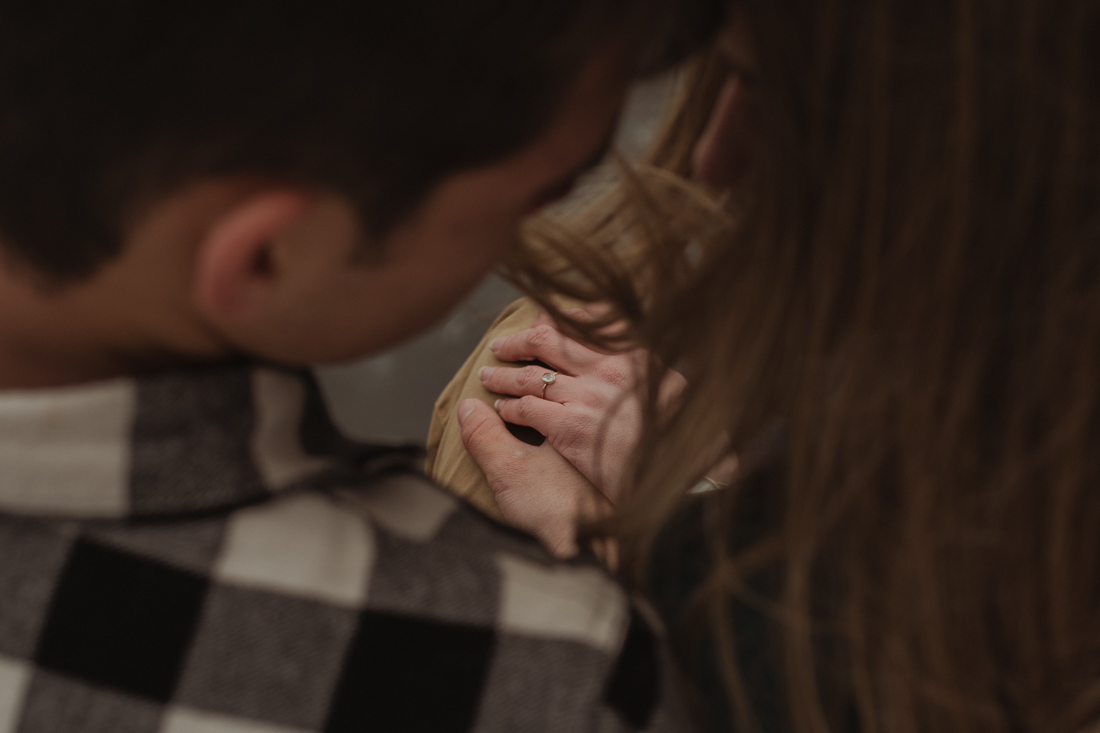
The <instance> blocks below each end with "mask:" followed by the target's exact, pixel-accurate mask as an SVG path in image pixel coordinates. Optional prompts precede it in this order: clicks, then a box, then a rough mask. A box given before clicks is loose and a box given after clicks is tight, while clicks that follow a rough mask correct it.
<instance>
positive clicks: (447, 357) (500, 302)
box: [317, 75, 676, 443]
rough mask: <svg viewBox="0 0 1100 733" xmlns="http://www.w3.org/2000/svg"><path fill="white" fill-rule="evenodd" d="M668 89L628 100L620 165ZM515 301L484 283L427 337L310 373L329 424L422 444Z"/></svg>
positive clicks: (652, 124) (507, 290)
mask: <svg viewBox="0 0 1100 733" xmlns="http://www.w3.org/2000/svg"><path fill="white" fill-rule="evenodd" d="M675 85H676V77H675V75H669V76H665V77H661V78H658V79H654V80H653V81H650V82H646V83H645V84H641V85H639V86H638V87H637V88H636V89H635V90H634V91H633V93H632V94H631V96H630V99H629V100H628V103H627V106H626V109H625V110H624V113H623V118H622V122H621V123H620V126H619V131H618V133H617V136H616V148H617V149H618V150H619V151H620V152H621V153H622V154H623V155H624V156H625V157H626V158H627V159H632V158H636V157H637V156H638V155H640V154H641V152H642V151H644V150H645V148H646V147H647V145H648V144H649V143H650V141H651V140H652V138H653V136H654V134H655V133H656V130H657V128H658V126H659V124H660V121H661V118H662V114H663V112H664V110H665V108H666V107H667V104H668V101H669V98H670V97H671V95H672V93H673V90H674V88H675ZM606 181H607V178H606V176H601V177H599V180H598V181H597V182H591V181H590V182H589V183H588V186H589V188H588V190H584V188H585V186H584V184H582V186H581V189H582V191H581V192H580V193H579V194H578V195H591V193H592V191H591V187H592V186H599V185H607V183H606ZM601 182H602V183H601ZM518 297H519V293H517V292H516V291H515V289H513V288H512V287H511V286H510V285H508V284H507V283H506V282H504V281H503V280H501V279H500V278H498V277H496V276H490V277H489V278H487V279H486V280H485V282H483V283H482V284H481V286H480V287H479V288H478V289H477V290H476V291H474V293H473V294H471V295H470V296H469V297H468V298H467V299H466V301H465V302H463V303H462V304H461V305H459V306H458V307H457V308H456V309H455V310H454V311H453V312H452V313H451V314H450V316H448V318H447V319H446V320H445V321H444V322H442V323H441V324H439V325H438V326H436V327H435V328H434V329H432V330H431V331H429V332H427V333H425V334H422V335H421V336H419V337H417V338H416V339H414V340H412V341H409V342H407V343H405V344H403V345H401V346H399V347H397V348H394V349H391V350H389V351H386V352H384V353H381V354H377V355H375V356H372V357H370V358H369V359H365V360H363V361H358V362H354V363H351V364H345V365H341V366H330V367H322V368H319V369H317V374H318V377H319V379H320V382H321V387H322V389H323V390H324V392H325V396H326V398H327V400H328V403H329V407H330V409H331V410H332V413H333V415H334V417H335V419H336V421H337V422H338V423H339V424H340V425H341V427H342V428H343V429H344V430H345V431H347V432H348V433H349V434H350V435H352V436H354V437H357V438H360V439H363V440H373V441H381V442H401V443H404V442H415V443H423V442H424V440H425V439H426V437H427V434H428V425H429V423H430V422H431V417H432V408H433V406H434V404H435V399H436V397H437V396H438V395H439V393H440V392H441V391H442V390H443V388H444V387H445V386H446V385H447V382H449V381H450V379H451V377H452V375H454V373H455V371H456V370H457V369H458V368H459V367H460V366H462V363H463V362H464V361H465V360H466V357H467V356H469V354H470V352H471V351H472V350H473V349H474V347H475V346H477V344H478V342H479V341H480V340H481V336H482V335H483V334H484V333H485V330H486V329H487V328H488V327H489V325H490V324H491V323H492V322H493V320H494V319H495V318H496V316H497V314H498V313H499V312H500V311H501V310H502V309H503V308H504V306H506V305H507V304H508V303H510V302H512V301H513V300H515V299H516V298H518ZM367 317H369V315H368V316H367Z"/></svg>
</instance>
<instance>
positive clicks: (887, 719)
mask: <svg viewBox="0 0 1100 733" xmlns="http://www.w3.org/2000/svg"><path fill="white" fill-rule="evenodd" d="M740 5H741V6H742V7H743V9H744V12H745V17H746V18H747V20H748V22H749V25H750V27H751V34H752V37H753V39H754V42H755V46H756V51H757V55H758V60H759V66H760V69H759V79H758V80H757V82H756V83H757V84H758V90H757V92H758V99H757V104H758V108H757V110H756V114H757V117H756V124H755V129H756V133H757V136H758V138H757V140H756V141H755V145H754V149H753V153H752V160H753V161H754V165H753V167H752V169H751V172H750V174H749V176H748V177H747V178H746V180H745V182H744V183H743V184H742V185H741V187H740V188H739V189H738V191H737V192H736V195H734V196H732V197H729V198H728V199H725V200H721V199H716V198H714V197H709V196H708V195H707V194H705V193H704V192H702V191H699V190H695V189H692V188H691V186H690V185H689V184H687V183H685V182H682V181H681V180H679V179H678V178H676V176H675V175H673V174H681V175H682V174H686V173H688V160H689V155H690V146H691V141H692V140H694V137H695V136H696V135H698V134H699V131H700V130H701V129H702V125H703V123H704V121H705V119H706V115H707V111H708V110H709V105H710V104H712V103H713V100H714V97H715V90H716V87H717V84H718V83H720V77H721V71H720V69H719V68H718V62H717V61H716V60H715V59H713V58H711V59H707V60H702V61H700V62H699V63H698V64H697V68H696V69H695V72H694V76H693V77H692V78H691V79H690V80H689V82H688V83H687V85H686V93H685V99H684V100H683V102H682V104H681V106H680V109H679V112H678V114H677V115H676V117H675V119H674V120H673V123H672V125H671V127H670V128H669V132H668V133H667V135H666V137H665V138H664V139H663V140H662V141H661V143H660V145H659V146H658V148H657V150H656V152H655V153H654V155H653V156H652V158H651V160H650V161H649V165H647V166H641V167H640V168H639V169H638V170H636V171H635V172H634V173H632V174H631V175H630V176H629V177H628V180H627V182H626V184H625V186H624V188H623V189H621V190H620V191H619V192H617V193H615V194H613V195H611V196H610V197H609V198H608V200H606V201H605V202H603V204H602V205H601V207H599V208H598V209H597V210H596V211H595V212H590V213H588V214H587V215H586V216H585V217H583V218H582V219H581V222H580V223H581V225H582V229H581V231H582V234H583V235H584V236H586V237H588V241H589V242H592V241H595V242H598V243H599V244H600V245H601V246H600V247H596V248H593V247H591V246H588V247H579V246H576V245H575V242H576V241H577V237H574V238H572V239H569V238H568V237H565V236H564V235H563V230H561V229H560V228H559V229H555V230H550V231H548V230H547V229H546V227H545V225H543V227H542V228H541V229H534V230H532V232H531V236H530V237H529V246H528V247H527V248H526V249H525V250H524V251H523V252H522V253H521V254H520V255H519V260H518V261H517V263H516V277H517V279H518V280H519V281H520V282H521V283H523V284H524V285H525V286H527V287H529V288H531V289H532V290H533V291H534V292H535V293H536V294H537V295H539V294H544V293H545V292H548V291H549V290H550V289H559V290H565V291H568V292H570V293H571V294H572V295H575V296H579V297H584V298H590V299H598V298H603V299H610V300H611V301H613V302H614V303H616V304H617V305H618V311H617V312H618V313H619V314H623V315H625V316H627V317H628V318H629V319H630V320H631V323H632V325H633V330H632V331H631V335H632V336H634V337H635V338H637V339H638V340H639V341H641V342H642V343H644V344H645V345H647V346H648V347H650V348H651V349H652V350H653V352H654V354H655V358H656V359H659V361H660V363H663V364H671V365H676V366H677V367H678V368H682V369H683V371H684V372H685V374H686V376H687V377H688V380H689V382H690V387H689V388H688V391H687V393H686V394H685V395H684V397H683V399H682V401H681V403H680V404H679V407H678V409H677V410H676V411H675V413H674V414H673V415H671V416H667V415H666V416H663V417H661V418H660V419H658V415H657V409H656V406H655V405H656V397H655V395H656V389H655V384H656V380H657V376H654V375H652V374H651V376H650V380H649V381H650V386H651V394H653V395H654V397H653V399H652V400H651V402H652V404H651V407H650V411H649V414H648V425H647V429H646V433H645V435H644V437H643V439H642V445H641V447H640V449H639V451H638V456H637V459H636V474H635V475H636V482H635V487H634V491H633V492H632V494H631V496H630V500H629V502H628V504H627V506H625V507H624V508H623V510H622V512H621V513H620V515H619V516H618V517H617V518H616V520H615V525H614V527H615V530H616V532H617V534H618V536H619V538H620V542H621V546H622V549H623V554H624V557H625V560H626V569H627V570H628V572H630V573H631V574H632V575H633V577H635V578H636V579H638V580H639V581H640V580H641V579H642V578H643V577H644V575H645V568H646V567H648V564H649V562H650V550H651V548H652V544H653V540H654V537H655V536H656V534H657V532H658V529H659V527H660V526H661V525H662V523H663V522H664V521H665V519H666V518H667V517H668V516H669V515H670V514H671V512H672V511H674V509H675V508H676V506H678V505H679V504H680V503H681V501H682V497H683V492H684V489H685V487H687V486H689V485H690V484H691V483H692V482H693V481H694V480H696V479H697V478H698V476H699V475H700V473H702V472H703V471H705V469H706V465H705V464H706V462H707V461H708V460H711V459H713V458H714V456H712V455H707V456H703V457H701V458H700V459H699V460H685V456H697V455H699V454H700V452H701V451H702V449H704V448H706V449H708V450H709V448H710V447H711V446H713V445H714V443H715V440H714V438H715V436H719V435H723V434H724V435H728V437H729V441H730V444H731V445H732V447H733V448H734V449H735V450H738V451H742V452H744V451H745V450H746V449H747V447H748V446H750V445H751V444H752V443H753V441H754V439H756V438H757V437H758V436H759V435H760V434H761V433H763V432H764V431H766V430H768V429H769V427H770V426H772V425H774V424H775V423H776V421H780V422H782V423H783V424H784V425H785V426H786V442H785V448H784V451H783V454H782V459H781V462H782V475H783V479H784V480H783V482H782V484H781V485H779V486H777V487H776V489H775V490H776V491H781V492H784V496H783V501H782V506H783V507H784V508H783V510H782V515H781V517H780V518H779V520H778V521H777V523H776V526H774V527H770V528H769V529H770V532H768V533H767V534H766V539H765V540H764V541H763V542H762V543H760V544H758V545H754V546H753V547H751V548H749V550H747V551H745V552H737V553H735V552H734V551H733V550H731V549H730V548H731V547H732V546H733V539H734V538H730V537H729V536H728V534H729V533H730V531H731V528H732V527H734V526H735V525H736V524H737V522H738V517H739V512H740V511H741V507H740V504H739V501H738V500H739V497H740V491H739V490H738V489H737V487H734V489H733V490H732V491H730V492H729V495H728V497H726V499H725V500H724V501H723V502H722V506H721V510H720V511H721V512H722V514H721V516H720V518H719V519H720V521H718V522H716V523H714V526H715V527H716V530H715V533H716V535H717V537H716V539H715V541H714V542H712V543H711V545H712V547H713V549H714V551H715V552H716V553H717V555H718V557H717V558H716V563H715V566H714V569H713V571H712V575H711V577H710V578H709V579H708V580H707V582H705V583H704V584H703V586H702V589H701V590H700V592H699V594H698V597H697V598H696V601H697V602H698V604H699V606H700V608H702V609H703V610H704V612H705V614H706V617H707V618H709V619H710V620H711V623H712V631H713V634H714V637H713V638H716V639H718V641H719V642H720V643H719V653H718V659H719V667H720V669H721V671H722V673H723V674H722V676H723V680H724V681H725V683H726V687H727V688H728V691H729V696H730V700H731V701H732V703H733V708H734V710H735V720H736V721H737V723H738V724H739V725H740V726H742V727H743V728H744V729H745V730H751V729H752V728H754V727H755V725H756V722H757V721H756V719H755V717H754V712H753V708H754V705H753V690H751V689H748V688H747V687H746V685H744V684H743V681H742V675H741V670H739V668H738V665H737V663H736V661H735V660H736V659H737V653H736V651H737V650H736V648H735V647H736V641H735V639H736V631H737V630H736V629H732V627H731V626H730V618H729V613H730V611H729V609H730V602H731V599H733V598H735V597H737V596H738V594H740V593H742V590H741V589H742V588H743V582H742V581H743V579H744V578H745V577H746V576H747V575H748V574H750V573H751V572H752V571H753V569H754V568H756V567H758V566H759V565H760V564H761V563H770V564H771V565H772V566H774V567H776V568H778V569H779V577H780V578H781V583H780V590H779V593H778V595H777V597H776V598H774V599H773V601H774V603H773V604H772V606H771V607H770V608H769V609H768V611H769V613H770V614H771V616H772V618H773V620H774V621H775V623H774V624H773V626H774V628H775V630H776V631H775V635H776V638H775V640H774V643H775V645H776V648H777V649H779V656H778V659H779V667H780V669H779V674H780V677H781V680H782V694H783V697H784V699H785V701H786V709H787V710H788V718H789V723H790V725H791V727H792V728H793V729H794V730H797V731H800V732H801V731H805V732H807V733H809V732H811V731H813V732H817V731H827V730H839V729H842V728H843V727H845V726H846V725H848V724H852V723H854V724H855V726H856V727H858V728H859V729H860V730H863V731H867V732H877V731H889V732H890V733H894V732H898V733H910V732H913V731H937V732H949V731H1077V730H1082V729H1083V728H1085V727H1088V726H1089V725H1090V724H1096V723H1097V722H1098V721H1100V3H1098V2H1096V1H1095V0H914V1H910V0H743V1H742V2H741V3H740ZM624 242H626V243H627V244H623V243H624ZM639 283H640V284H639ZM826 655H827V658H826Z"/></svg>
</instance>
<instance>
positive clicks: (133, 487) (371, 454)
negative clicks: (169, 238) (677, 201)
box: [0, 366, 683, 733]
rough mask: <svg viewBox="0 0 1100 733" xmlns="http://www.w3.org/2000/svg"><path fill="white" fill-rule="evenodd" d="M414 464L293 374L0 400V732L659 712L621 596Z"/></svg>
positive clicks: (458, 723)
mask: <svg viewBox="0 0 1100 733" xmlns="http://www.w3.org/2000/svg"><path fill="white" fill-rule="evenodd" d="M415 458H416V455H415V454H414V452H410V451H408V450H400V449H393V448H379V447H370V446H366V445H361V444H357V443H353V442H351V441H349V440H347V439H345V438H343V437H342V436H341V435H340V434H339V432H338V431H337V430H336V429H335V428H334V427H333V426H332V423H331V422H330V421H329V420H328V418H327V416H326V413H325V410H324V407H323V404H322V401H321V398H320V395H319V393H318V391H317V389H316V386H315V385H314V383H313V381H312V380H311V379H310V378H309V377H308V376H307V375H305V374H300V373H297V372H286V371H281V370H275V369H270V368H262V367H252V366H238V367H232V368H230V367H226V368H220V369H208V370H201V371H191V372H186V373H174V374H163V375H158V376H152V377H147V378H141V379H137V380H134V379H125V380H117V381H112V382H107V383H101V384H93V385H88V386H81V387H77V388H65V389H51V390H35V391H26V392H8V393H0V733H16V732H18V733H305V732H308V731H326V732H328V731H331V732H332V733H343V732H344V731H357V732H359V733H362V732H364V731H423V732H443V733H445V732H447V731H527V730H531V731H620V730H641V729H646V730H681V729H683V725H682V723H681V722H680V721H681V717H680V713H679V708H678V706H677V705H676V704H675V696H674V694H673V692H672V687H671V686H670V684H669V680H668V674H667V670H668V665H667V664H664V658H663V656H662V651H661V647H660V645H659V643H658V641H657V639H656V637H655V633H654V631H653V630H652V629H653V628H654V627H653V626H652V625H651V624H650V623H649V622H648V621H647V620H646V619H647V618H648V616H647V615H646V614H645V613H644V611H642V610H641V609H640V607H638V606H637V605H635V604H633V603H632V602H631V601H630V600H629V599H628V598H627V597H626V596H625V595H624V593H623V592H622V591H621V590H620V589H619V587H618V586H616V585H615V584H614V583H613V582H611V581H610V580H609V579H608V578H607V577H606V576H605V574H604V573H603V572H602V571H601V570H600V569H599V568H598V567H596V566H595V565H592V564H587V563H585V562H579V561H578V562H574V563H568V564H561V563H554V562H552V561H551V560H550V559H549V558H548V557H547V556H546V555H545V554H544V553H543V552H542V550H541V549H540V548H539V547H538V546H537V544H536V543H535V542H534V541H533V540H531V539H530V538H528V537H527V536H525V535H522V534H520V533H518V532H515V531H512V530H510V529H507V528H505V527H503V526H501V525H498V524H496V523H495V522H493V521H492V520H490V519H487V518H486V517H484V516H482V515H480V514H479V513H477V512H476V511H475V510H473V509H472V508H470V507H469V506H467V505H465V504H463V503H462V502H461V501H460V500H457V499H455V498H454V497H452V496H451V495H449V494H447V493H446V492H444V491H442V490H440V489H438V488H437V487H435V486H433V485H432V484H430V483H429V482H428V481H427V480H426V479H424V478H423V477H422V476H420V475H419V474H418V473H416V472H415V471H414V470H413V469H412V468H411V466H412V465H413V460H414V459H415Z"/></svg>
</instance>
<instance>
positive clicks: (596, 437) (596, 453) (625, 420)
mask: <svg viewBox="0 0 1100 733" xmlns="http://www.w3.org/2000/svg"><path fill="white" fill-rule="evenodd" d="M571 315H579V314H575V313H571ZM491 348H492V350H493V353H494V354H495V355H496V357H497V358H498V359H500V360H501V361H536V360H537V361H541V362H542V363H544V364H548V365H550V367H551V371H548V370H547V369H546V368H544V367H541V366H528V367H519V368H513V367H496V368H493V367H486V368H484V369H482V371H481V375H480V378H481V383H482V385H484V387H485V388H486V389H488V390H489V391H490V392H496V393H497V394H502V395H509V396H511V397H512V398H511V399H509V398H505V399H501V400H500V401H498V402H497V410H498V412H499V413H500V415H501V417H503V418H504V419H505V420H507V421H508V422H510V423H514V424H517V425H526V426H529V427H531V428H534V429H535V430H537V431H539V432H540V433H542V434H543V435H545V436H546V438H547V441H548V442H549V444H550V445H551V446H553V447H554V448H555V449H556V450H557V452H558V453H560V454H561V455H562V456H564V457H565V458H566V459H568V461H569V463H571V464H573V466H575V467H576V468H577V469H578V470H579V471H580V472H581V474H583V475H584V477H585V478H587V479H588V481H590V482H591V483H592V484H594V485H595V486H597V487H598V488H599V489H600V490H601V491H602V492H603V494H604V495H605V496H606V497H607V498H608V499H609V500H610V501H611V502H612V503H617V501H618V499H619V497H620V496H621V493H622V490H623V483H624V472H625V470H626V468H627V464H628V462H629V460H630V457H631V455H632V454H633V451H634V448H635V447H636V446H637V443H638V438H639V436H640V434H641V429H642V409H641V395H640V393H639V387H640V384H639V380H640V379H641V378H642V377H643V375H644V374H645V369H646V366H647V361H648V354H647V353H646V352H645V351H643V350H641V349H638V350H635V351H631V352H626V353H623V354H603V353H600V352H598V351H595V350H594V349H592V348H590V347H589V346H586V345H584V344H582V343H580V342H578V341H575V340H573V339H571V338H569V337H568V336H566V335H564V334H563V333H561V332H560V331H559V330H558V329H557V328H556V327H555V326H554V324H553V322H552V321H551V320H550V318H549V317H548V316H546V315H545V314H544V315H543V316H541V317H540V318H539V320H538V321H537V322H536V323H535V325H534V326H533V327H531V328H529V329H527V330H526V331H521V332H519V333H517V334H514V335H512V336H505V337H502V338H499V339H497V340H496V341H494V342H493V344H492V345H491ZM553 372H557V376H556V377H554V378H553V381H552V382H551V383H550V384H546V383H545V382H544V381H543V377H544V376H546V375H548V374H552V373H553ZM547 378H548V379H549V378H550V377H547ZM544 385H545V387H546V388H545V390H544V389H543V387H544ZM684 385H685V382H684V378H683V377H682V376H681V375H680V374H678V373H677V372H673V371H670V372H669V374H668V376H667V377H666V378H665V382H664V383H663V384H662V386H661V392H662V394H661V398H662V401H667V400H669V399H672V398H674V397H675V396H676V395H678V394H679V393H680V392H681V391H682V390H683V387H684ZM509 437H510V436H509Z"/></svg>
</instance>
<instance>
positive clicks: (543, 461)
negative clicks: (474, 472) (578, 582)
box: [458, 399, 611, 558]
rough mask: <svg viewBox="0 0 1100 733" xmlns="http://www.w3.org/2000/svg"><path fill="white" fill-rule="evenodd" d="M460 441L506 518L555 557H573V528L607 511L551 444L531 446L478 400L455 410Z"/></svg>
mask: <svg viewBox="0 0 1100 733" xmlns="http://www.w3.org/2000/svg"><path fill="white" fill-rule="evenodd" d="M458 421H459V424H460V425H461V426H462V442H463V443H464V444H465V446H466V450H467V451H469V453H470V455H471V456H472V457H473V459H474V460H475V461H476V462H477V464H478V466H480V467H481V470H482V471H483V472H484V473H485V477H486V479H488V481H489V486H490V487H491V488H492V489H493V493H494V495H495V496H496V500H497V504H498V505H499V506H500V510H501V512H503V514H504V518H505V519H507V520H508V522H510V523H511V524H513V525H515V526H516V527H519V528H520V529H523V530H526V531H527V532H530V533H531V534H533V535H534V536H535V537H537V538H538V539H539V540H540V541H541V542H542V543H543V545H545V546H546V548H547V549H548V550H549V551H550V552H551V553H553V554H554V555H555V556H556V557H560V558H564V557H571V556H573V555H575V554H576V553H577V526H578V524H580V523H581V522H583V521H586V520H591V519H596V518H597V517H599V516H602V515H603V514H605V513H607V512H608V511H610V509H611V505H610V504H609V503H608V501H607V499H605V498H604V497H603V496H602V495H601V494H600V492H599V491H598V490H597V489H596V488H595V487H594V486H593V485H592V483H591V482H589V481H588V479H586V478H585V477H584V476H583V475H581V474H580V472H578V471H577V469H576V468H574V467H573V466H572V465H571V464H570V463H569V461H567V460H565V458H563V457H562V456H561V454H559V453H558V452H557V450H555V449H554V447H553V446H552V445H551V444H550V443H549V442H546V443H543V444H542V445H540V446H537V447H536V446H532V445H528V444H527V443H524V442H523V441H521V440H518V439H516V438H514V437H513V436H512V434H511V433H509V432H508V429H507V428H506V427H505V426H504V421H503V420H501V418H500V416H498V415H497V414H496V413H494V412H493V410H492V409H490V408H489V406H488V405H486V404H485V403H484V402H482V401H481V400H477V399H471V400H466V401H464V402H463V403H462V404H460V405H459V406H458Z"/></svg>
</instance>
